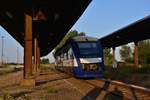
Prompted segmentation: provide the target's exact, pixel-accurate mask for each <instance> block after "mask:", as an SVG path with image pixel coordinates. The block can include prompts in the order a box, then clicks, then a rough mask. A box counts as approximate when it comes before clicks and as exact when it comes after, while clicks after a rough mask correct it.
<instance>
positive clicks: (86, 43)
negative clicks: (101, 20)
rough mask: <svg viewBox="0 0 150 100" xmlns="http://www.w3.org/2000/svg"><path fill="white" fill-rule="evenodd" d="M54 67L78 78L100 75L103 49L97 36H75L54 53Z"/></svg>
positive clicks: (102, 68)
mask: <svg viewBox="0 0 150 100" xmlns="http://www.w3.org/2000/svg"><path fill="white" fill-rule="evenodd" d="M54 57H55V68H56V69H57V70H60V71H63V72H66V73H71V74H72V75H74V76H76V77H79V78H90V77H102V76H103V71H104V59H103V49H102V46H101V43H100V42H99V41H98V39H97V38H93V37H88V36H76V37H73V38H71V39H69V40H68V41H67V42H66V43H65V45H64V46H62V47H61V48H59V49H58V50H56V51H55V53H54Z"/></svg>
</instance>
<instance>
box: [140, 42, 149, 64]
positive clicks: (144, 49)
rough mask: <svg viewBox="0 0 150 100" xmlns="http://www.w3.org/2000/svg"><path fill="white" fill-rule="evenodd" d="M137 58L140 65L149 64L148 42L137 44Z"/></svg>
mask: <svg viewBox="0 0 150 100" xmlns="http://www.w3.org/2000/svg"><path fill="white" fill-rule="evenodd" d="M138 56H139V63H140V64H150V40H145V41H141V42H139V43H138Z"/></svg>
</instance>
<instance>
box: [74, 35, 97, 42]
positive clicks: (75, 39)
mask: <svg viewBox="0 0 150 100" xmlns="http://www.w3.org/2000/svg"><path fill="white" fill-rule="evenodd" d="M71 39H72V40H74V41H79V42H84V41H97V40H98V39H97V38H95V37H90V36H75V37H73V38H71Z"/></svg>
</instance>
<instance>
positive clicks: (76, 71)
mask: <svg viewBox="0 0 150 100" xmlns="http://www.w3.org/2000/svg"><path fill="white" fill-rule="evenodd" d="M73 73H74V75H75V76H77V77H80V78H87V77H103V74H102V71H83V70H81V69H80V68H79V67H73Z"/></svg>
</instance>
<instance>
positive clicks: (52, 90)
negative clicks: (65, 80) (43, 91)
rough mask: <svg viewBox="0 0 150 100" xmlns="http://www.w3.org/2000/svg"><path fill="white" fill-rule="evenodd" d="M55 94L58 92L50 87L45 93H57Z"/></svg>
mask: <svg viewBox="0 0 150 100" xmlns="http://www.w3.org/2000/svg"><path fill="white" fill-rule="evenodd" d="M57 92H58V90H57V89H55V88H52V87H49V88H48V90H47V93H57Z"/></svg>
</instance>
